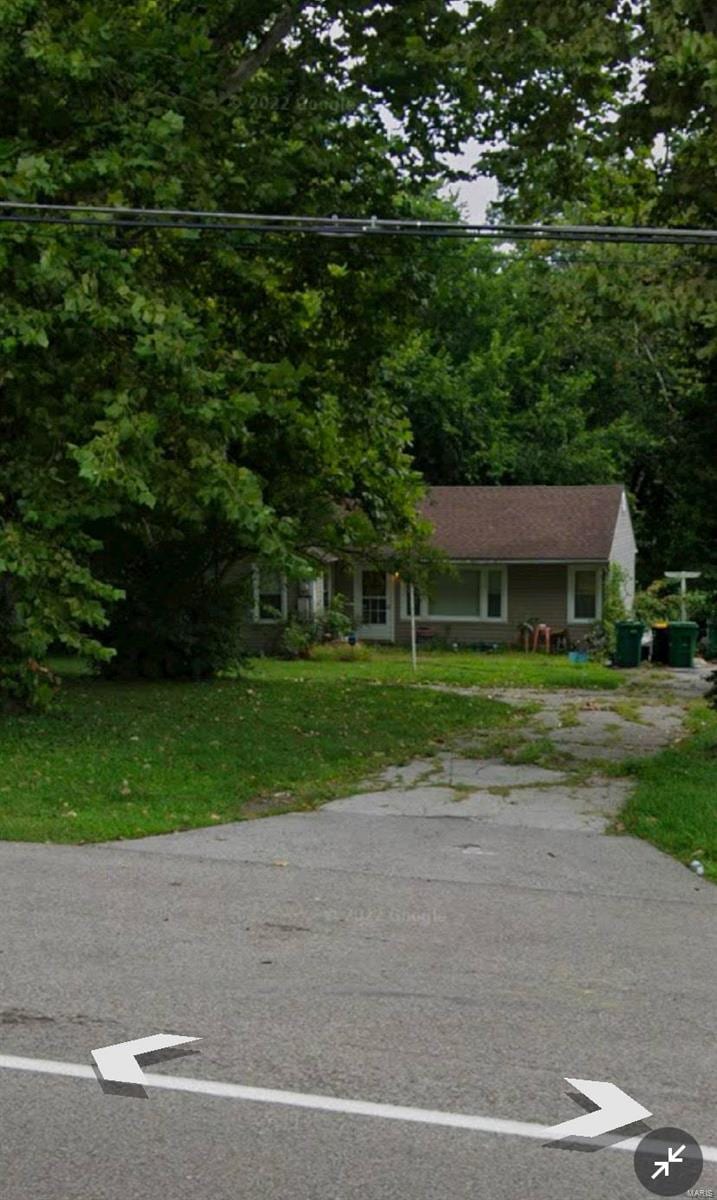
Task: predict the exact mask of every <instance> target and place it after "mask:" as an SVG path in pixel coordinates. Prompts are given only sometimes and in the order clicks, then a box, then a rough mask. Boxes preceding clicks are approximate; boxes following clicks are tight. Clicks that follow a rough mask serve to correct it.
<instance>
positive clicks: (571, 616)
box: [568, 563, 603, 625]
mask: <svg viewBox="0 0 717 1200" xmlns="http://www.w3.org/2000/svg"><path fill="white" fill-rule="evenodd" d="M577 571H592V572H593V574H594V576H595V616H594V617H576V616H575V574H576V572H577ZM602 584H603V568H602V567H601V566H600V564H599V563H570V564H569V566H568V625H594V624H595V622H596V621H599V620H600V619H601V618H602Z"/></svg>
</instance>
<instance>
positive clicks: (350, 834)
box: [0, 675, 717, 1200]
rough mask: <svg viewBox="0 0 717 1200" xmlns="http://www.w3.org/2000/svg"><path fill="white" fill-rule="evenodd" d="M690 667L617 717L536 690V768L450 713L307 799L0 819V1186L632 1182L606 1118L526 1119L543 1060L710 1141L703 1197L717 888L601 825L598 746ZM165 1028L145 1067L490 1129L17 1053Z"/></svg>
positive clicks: (716, 1001)
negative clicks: (190, 1039) (602, 1126)
mask: <svg viewBox="0 0 717 1200" xmlns="http://www.w3.org/2000/svg"><path fill="white" fill-rule="evenodd" d="M699 686H700V684H699V678H698V677H697V676H691V677H690V678H687V677H686V676H681V675H675V676H670V684H669V688H665V687H663V689H662V693H661V695H660V697H659V698H656V697H655V696H654V695H652V694H647V693H645V694H643V693H638V694H637V697H636V703H637V704H638V709H637V711H635V709H634V706H633V709H632V711H631V712H630V713H629V715H628V716H625V713H624V711H623V714H622V715H621V714H620V713H617V712H615V711H614V710H613V711H611V710H609V709H607V708H605V707H602V703H603V700H605V702H606V703H608V704H609V697H607V698H606V697H605V695H604V694H602V693H601V694H600V696H599V698H596V696H595V694H591V695H590V696H589V697H580V696H577V695H576V694H575V693H571V694H570V695H569V697H568V698H567V699H566V698H565V697H562V696H557V695H556V694H552V693H551V694H549V695H548V696H547V697H541V708H540V711H539V712H535V713H533V714H532V715H531V716H530V717H528V716H526V721H525V727H524V731H523V732H524V734H525V737H526V741H527V742H530V741H531V739H539V738H540V739H544V738H545V737H547V736H549V737H550V739H551V741H552V742H553V743H554V744H557V745H558V746H559V747H561V750H560V754H561V755H563V757H562V758H561V757H560V756H559V757H558V759H557V760H556V762H555V763H554V765H553V766H552V767H545V766H541V765H540V764H539V763H535V762H532V763H531V762H526V761H522V762H520V761H519V762H515V761H511V754H510V750H509V749H508V750H507V751H506V753H503V754H501V753H498V752H497V750H496V747H495V746H494V745H493V746H487V747H486V746H484V745H482V744H481V739H480V738H477V739H466V740H465V741H464V742H463V744H462V745H460V746H458V747H457V748H456V749H455V750H454V751H452V752H451V753H450V754H446V755H445V756H442V757H440V758H438V759H434V760H421V761H418V762H416V763H413V764H404V765H403V766H402V767H401V768H397V769H395V770H393V771H391V772H388V773H386V774H385V775H384V776H383V777H381V778H378V779H371V780H367V781H366V785H365V787H364V788H363V789H362V790H361V791H360V792H359V793H358V794H357V795H356V796H353V797H347V798H345V799H343V800H339V801H336V802H334V803H333V804H329V805H327V806H326V807H325V808H323V809H321V810H319V811H317V812H315V813H312V814H295V815H290V816H284V817H276V818H271V819H268V820H263V821H254V822H247V823H243V824H235V825H229V826H224V827H221V828H212V829H206V830H200V831H197V832H191V833H184V834H177V835H169V836H165V837H157V838H147V839H144V840H142V841H137V842H123V843H118V844H114V845H106V846H92V847H59V846H44V845H25V844H8V843H5V844H0V898H1V903H2V908H1V910H0V911H1V912H2V930H3V936H2V942H1V943H0V969H2V979H3V986H2V1000H1V1002H0V1035H1V1041H2V1045H1V1046H0V1050H1V1051H2V1057H0V1067H2V1061H3V1060H7V1059H8V1056H24V1057H26V1058H27V1059H32V1060H35V1065H34V1066H33V1064H32V1063H29V1064H27V1065H28V1066H29V1067H30V1069H26V1070H19V1069H16V1068H13V1067H12V1066H4V1067H2V1069H0V1088H1V1089H2V1092H1V1095H2V1102H1V1104H0V1111H1V1112H2V1137H1V1138H0V1179H2V1191H1V1195H2V1197H3V1200H135V1198H136V1200H139V1198H140V1197H141V1198H142V1200H144V1198H145V1197H148V1196H151V1195H154V1194H156V1193H159V1194H164V1195H166V1196H167V1197H168V1198H169V1200H190V1198H191V1200H196V1198H203V1197H207V1198H208V1200H209V1198H211V1200H230V1198H231V1200H235V1198H236V1197H242V1200H259V1198H260V1197H261V1198H262V1200H267V1198H268V1200H280V1198H281V1200H359V1198H360V1200H367V1198H376V1200H383V1198H384V1197H385V1198H389V1197H391V1198H394V1197H396V1198H400V1200H429V1198H430V1200H444V1198H445V1200H455V1198H456V1197H466V1198H468V1197H470V1198H471V1200H473V1198H475V1197H484V1196H486V1197H488V1196H490V1197H492V1198H496V1200H508V1198H513V1197H516V1196H531V1197H538V1198H539V1200H553V1198H557V1200H567V1198H568V1197H571V1198H578V1200H580V1198H585V1200H594V1198H595V1197H598V1196H605V1197H609V1198H610V1200H622V1198H623V1197H625V1198H628V1197H640V1196H647V1195H648V1194H649V1193H648V1192H647V1191H646V1190H645V1189H644V1188H643V1187H642V1185H641V1184H640V1183H639V1182H638V1180H637V1179H636V1177H635V1174H634V1170H633V1163H632V1153H630V1152H626V1151H625V1149H624V1144H623V1148H622V1149H621V1148H619V1147H618V1148H603V1149H599V1150H596V1151H594V1152H592V1153H590V1152H588V1153H579V1152H577V1151H575V1150H566V1149H556V1148H554V1147H548V1146H546V1144H545V1141H546V1139H545V1138H540V1137H538V1136H537V1135H531V1134H530V1133H529V1132H527V1133H526V1128H524V1127H528V1126H530V1125H531V1124H532V1125H538V1126H551V1125H553V1124H556V1123H558V1122H561V1121H564V1120H567V1119H569V1118H572V1117H575V1116H576V1115H579V1114H580V1112H581V1109H579V1108H578V1107H576V1105H575V1103H574V1102H573V1100H571V1099H570V1098H569V1097H568V1096H567V1095H566V1093H567V1091H568V1090H569V1089H568V1085H567V1084H566V1083H565V1078H566V1077H570V1078H581V1079H589V1080H607V1081H611V1082H613V1083H615V1084H617V1085H618V1086H619V1087H620V1088H622V1089H624V1090H625V1091H626V1092H627V1093H629V1095H630V1096H632V1097H634V1098H635V1099H636V1100H637V1101H639V1102H640V1103H642V1104H643V1105H644V1106H646V1107H647V1108H648V1109H649V1110H650V1112H651V1113H652V1114H653V1115H652V1117H651V1118H650V1119H649V1120H648V1121H647V1125H648V1126H652V1127H653V1128H656V1127H658V1126H664V1125H671V1126H679V1127H681V1128H684V1129H686V1130H687V1131H689V1132H691V1133H692V1134H693V1135H694V1136H695V1137H696V1138H697V1139H698V1141H700V1142H701V1143H702V1144H704V1145H706V1146H708V1147H711V1150H710V1151H709V1153H711V1154H712V1157H713V1159H714V1161H710V1162H707V1163H706V1164H705V1169H704V1173H703V1175H702V1178H701V1180H700V1182H699V1185H698V1186H700V1187H703V1188H709V1187H711V1188H712V1189H714V1195H716V1196H717V1150H715V1148H714V1143H715V1142H717V1133H716V1131H715V1101H714V1079H715V1067H716V1066H717V1056H716V1053H715V1039H714V1024H715V1013H716V1010H717V944H716V943H717V935H716V930H717V889H715V888H714V887H713V886H711V885H709V884H706V883H705V882H704V881H703V880H701V879H699V878H698V877H696V876H694V875H693V874H691V873H690V872H689V871H687V870H686V869H685V868H684V867H682V866H680V865H679V864H677V863H675V862H673V861H672V860H670V859H669V858H666V857H665V856H663V855H661V854H660V853H658V852H657V851H656V850H654V849H653V848H652V847H650V846H648V845H646V844H644V843H641V842H637V841H635V840H633V839H631V838H625V837H612V836H606V835H605V834H604V833H603V830H604V828H605V826H606V823H607V822H608V821H609V819H610V814H611V813H612V812H614V811H615V809H616V807H617V806H618V805H619V803H620V802H621V799H622V795H623V793H624V784H623V783H622V781H620V780H615V779H610V778H606V777H602V776H601V775H600V769H599V759H600V753H599V750H600V747H604V746H605V745H607V746H609V747H611V748H612V752H613V753H614V754H620V755H623V754H625V753H628V752H632V751H635V752H638V753H639V752H641V750H642V751H644V752H648V751H649V752H651V751H652V750H653V749H654V748H655V747H656V746H657V745H658V744H660V743H661V742H664V741H665V740H668V739H669V738H671V737H673V736H674V735H675V732H676V731H677V730H678V729H679V721H680V715H681V712H680V703H681V701H682V699H683V698H684V696H686V695H689V694H691V689H693V688H698V687H699ZM666 692H667V694H665V693H666ZM507 698H508V699H513V700H514V701H515V702H516V703H524V702H525V700H526V698H527V699H530V697H526V696H525V694H521V695H519V696H518V695H508V696H507ZM568 705H569V706H571V709H570V713H569V714H568V707H567V706H568ZM595 705H597V706H595ZM648 709H652V710H653V711H652V712H648V711H646V710H648ZM658 710H659V711H658ZM606 714H607V715H606ZM636 717H637V719H636ZM576 730H577V731H579V733H580V731H581V735H580V736H578V734H577V733H576V732H575V731H576ZM600 731H601V732H600ZM569 747H572V751H571V750H570V749H569ZM576 747H592V750H591V751H590V753H588V751H587V750H584V749H583V750H579V751H578V752H577V754H573V751H574V750H575V748H576ZM596 747H597V749H598V753H593V752H592V751H594V750H595V748H596ZM568 755H571V757H568ZM515 757H516V754H515V753H513V755H512V758H513V760H514V759H515ZM517 757H518V758H521V757H522V758H523V759H524V760H525V759H529V758H530V753H527V754H526V753H525V752H523V754H522V755H521V754H520V753H518V754H517ZM556 764H557V765H556ZM579 764H582V765H579ZM159 1032H169V1033H178V1034H184V1035H192V1036H196V1037H201V1038H202V1042H201V1043H200V1044H199V1050H200V1053H198V1054H196V1055H192V1056H190V1057H186V1058H180V1059H177V1060H176V1061H174V1062H170V1063H164V1064H162V1065H161V1066H160V1067H158V1068H148V1070H152V1071H156V1073H158V1074H159V1073H161V1074H162V1075H164V1076H166V1077H177V1078H178V1079H179V1078H181V1079H191V1080H195V1081H200V1080H205V1081H215V1082H216V1081H219V1082H220V1083H221V1082H224V1083H226V1084H240V1085H250V1086H253V1087H255V1088H258V1089H279V1090H281V1091H284V1092H291V1093H298V1094H300V1095H306V1094H318V1095H320V1096H333V1097H335V1098H338V1099H343V1100H346V1099H348V1100H351V1099H354V1100H363V1101H367V1102H373V1103H375V1104H376V1105H378V1106H381V1105H397V1106H410V1107H412V1108H420V1109H426V1110H438V1111H439V1112H441V1113H449V1114H451V1113H463V1114H477V1115H479V1116H480V1117H481V1118H485V1120H484V1122H483V1125H484V1127H483V1128H481V1129H479V1130H475V1129H460V1128H450V1127H447V1126H444V1125H431V1124H429V1123H426V1122H425V1121H408V1120H396V1119H385V1115H383V1116H382V1115H381V1114H380V1112H377V1113H376V1114H375V1115H370V1116H359V1115H351V1114H350V1113H348V1112H346V1111H341V1110H340V1109H339V1111H335V1112H327V1111H313V1110H311V1109H305V1108H299V1107H294V1106H292V1105H291V1104H290V1103H269V1102H263V1103H257V1102H251V1101H250V1100H247V1099H237V1098H236V1097H232V1096H231V1095H225V1096H220V1095H216V1094H212V1092H211V1089H208V1090H207V1091H201V1090H199V1091H195V1092H186V1091H174V1090H165V1089H161V1090H160V1089H158V1088H152V1087H151V1088H149V1089H148V1097H147V1099H140V1098H137V1097H129V1096H122V1095H107V1094H105V1093H104V1092H103V1091H102V1090H101V1088H100V1086H99V1083H98V1082H97V1081H96V1080H95V1079H94V1077H90V1078H86V1077H84V1076H83V1075H82V1074H81V1073H80V1072H79V1070H78V1073H77V1074H76V1076H73V1075H72V1073H69V1074H64V1073H61V1074H50V1073H48V1069H47V1067H46V1065H43V1062H42V1061H38V1060H54V1061H59V1062H62V1063H66V1064H78V1065H82V1064H83V1066H82V1070H83V1071H85V1072H87V1068H88V1067H89V1065H90V1051H91V1050H92V1049H94V1048H96V1047H99V1046H102V1045H105V1044H108V1043H113V1042H120V1041H124V1040H127V1039H132V1038H138V1037H142V1036H146V1035H150V1034H154V1033H159ZM217 1090H220V1089H216V1088H215V1092H216V1091H217ZM264 1099H265V1100H266V1097H265V1096H264ZM492 1119H495V1120H497V1121H498V1125H499V1126H500V1129H499V1130H498V1131H491V1128H490V1121H491V1120H492ZM501 1123H502V1125H501Z"/></svg>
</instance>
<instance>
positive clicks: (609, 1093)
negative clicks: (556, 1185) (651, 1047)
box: [550, 1078, 652, 1139]
mask: <svg viewBox="0 0 717 1200" xmlns="http://www.w3.org/2000/svg"><path fill="white" fill-rule="evenodd" d="M566 1083H569V1084H572V1086H573V1087H574V1088H577V1090H578V1091H579V1092H582V1093H583V1095H584V1096H587V1098H588V1100H592V1101H593V1103H594V1104H597V1105H598V1108H597V1110H596V1111H595V1112H589V1113H585V1114H584V1115H583V1116H582V1117H573V1118H572V1119H571V1120H570V1121H563V1123H562V1124H561V1125H554V1126H553V1128H552V1129H551V1131H550V1132H551V1135H552V1137H553V1138H554V1139H558V1138H566V1137H584V1138H594V1137H599V1136H600V1135H601V1134H603V1133H612V1132H613V1130H615V1129H622V1128H623V1126H624V1125H632V1123H633V1122H634V1121H642V1120H644V1118H645V1117H651V1116H652V1113H651V1112H650V1110H649V1108H645V1107H644V1106H643V1105H642V1104H638V1103H637V1100H633V1098H632V1096H628V1094H627V1092H623V1090H622V1088H619V1087H617V1086H616V1085H615V1084H614V1083H607V1082H601V1081H600V1080H598V1079H567V1078H566Z"/></svg>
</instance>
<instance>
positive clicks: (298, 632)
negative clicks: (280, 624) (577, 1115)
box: [281, 593, 351, 658]
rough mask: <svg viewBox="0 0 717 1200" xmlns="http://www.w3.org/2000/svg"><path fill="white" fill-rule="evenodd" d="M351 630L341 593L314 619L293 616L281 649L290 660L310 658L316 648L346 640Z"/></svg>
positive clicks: (287, 625)
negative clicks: (325, 643) (338, 640)
mask: <svg viewBox="0 0 717 1200" xmlns="http://www.w3.org/2000/svg"><path fill="white" fill-rule="evenodd" d="M350 629H351V621H350V618H349V617H348V616H347V615H346V604H345V601H344V597H343V596H342V595H341V594H340V593H339V594H337V595H336V596H334V597H333V598H332V601H331V604H330V605H329V606H328V607H327V608H326V609H324V611H323V612H319V613H316V614H315V615H314V616H313V617H310V618H302V617H300V616H292V617H291V618H290V619H289V621H287V623H286V626H285V628H284V631H283V634H282V638H281V647H282V650H283V651H284V653H285V654H286V655H287V656H288V657H289V658H310V657H311V656H312V652H313V648H314V647H315V646H318V645H321V644H322V643H324V642H327V641H335V640H337V639H340V638H344V637H346V635H347V633H348V632H349V630H350Z"/></svg>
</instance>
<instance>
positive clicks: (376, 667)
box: [253, 646, 623, 688]
mask: <svg viewBox="0 0 717 1200" xmlns="http://www.w3.org/2000/svg"><path fill="white" fill-rule="evenodd" d="M349 652H350V647H345V648H342V653H349ZM364 655H365V657H364ZM253 667H254V670H255V672H256V675H257V678H261V679H267V680H268V679H271V680H283V679H293V678H294V677H295V676H296V674H297V672H298V673H299V674H300V675H301V676H302V677H303V678H304V679H306V680H314V679H316V680H319V679H323V680H327V681H328V680H336V679H338V678H346V679H348V678H351V679H356V680H358V679H361V680H365V681H371V682H372V683H416V682H417V683H453V684H461V685H463V686H464V687H470V686H479V687H536V688H616V687H619V686H620V683H621V682H623V677H622V675H621V673H620V672H619V671H614V670H611V669H610V668H609V667H605V666H603V665H602V663H595V662H586V663H571V662H569V661H568V657H567V655H563V654H550V655H546V654H521V653H518V652H511V651H506V652H502V651H500V652H497V653H495V654H481V653H477V652H476V651H475V650H456V651H453V650H445V651H444V650H419V653H418V672H417V674H416V675H414V673H413V669H412V667H411V655H410V652H409V651H408V650H405V649H403V648H402V647H393V646H385V647H384V646H381V647H371V648H370V649H368V648H367V647H364V646H360V647H357V652H356V657H355V658H354V659H352V660H346V661H343V660H340V659H337V658H336V656H335V653H334V648H333V647H319V648H317V650H316V651H315V657H314V658H311V659H308V660H306V661H301V662H298V663H297V662H288V661H286V660H284V659H278V658H261V659H255V660H254V663H253Z"/></svg>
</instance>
